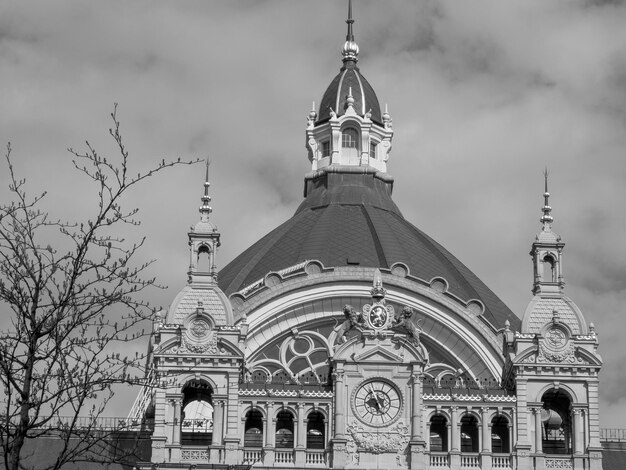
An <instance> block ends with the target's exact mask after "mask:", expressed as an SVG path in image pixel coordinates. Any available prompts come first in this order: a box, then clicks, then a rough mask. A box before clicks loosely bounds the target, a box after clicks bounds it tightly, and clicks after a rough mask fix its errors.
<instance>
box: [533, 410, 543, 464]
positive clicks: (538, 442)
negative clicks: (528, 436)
mask: <svg viewBox="0 0 626 470" xmlns="http://www.w3.org/2000/svg"><path fill="white" fill-rule="evenodd" d="M533 411H534V413H535V453H536V454H541V453H543V441H542V437H543V435H542V430H543V423H542V422H541V408H534V410H533Z"/></svg>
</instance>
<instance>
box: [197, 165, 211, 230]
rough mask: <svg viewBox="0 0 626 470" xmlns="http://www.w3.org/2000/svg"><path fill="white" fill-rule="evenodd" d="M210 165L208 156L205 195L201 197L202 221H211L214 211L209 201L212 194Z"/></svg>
mask: <svg viewBox="0 0 626 470" xmlns="http://www.w3.org/2000/svg"><path fill="white" fill-rule="evenodd" d="M209 165H211V160H209V159H208V158H207V160H206V177H205V179H204V195H203V196H202V197H201V198H200V199H201V200H202V205H201V206H200V209H199V210H200V220H201V221H202V222H208V221H209V215H211V212H213V209H212V208H211V206H209V203H210V202H211V196H209V187H210V186H211V183H209Z"/></svg>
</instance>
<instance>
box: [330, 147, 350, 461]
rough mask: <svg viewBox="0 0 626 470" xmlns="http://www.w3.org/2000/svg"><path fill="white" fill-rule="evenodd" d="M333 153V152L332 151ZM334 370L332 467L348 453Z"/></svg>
mask: <svg viewBox="0 0 626 470" xmlns="http://www.w3.org/2000/svg"><path fill="white" fill-rule="evenodd" d="M333 155H334V152H333ZM336 367H337V368H336V370H335V371H334V372H333V378H334V388H335V403H334V418H335V430H334V436H333V439H332V454H331V455H332V462H331V465H332V466H333V468H344V467H345V466H346V463H347V460H348V455H347V450H346V443H347V442H348V440H347V439H346V417H345V414H344V413H345V411H344V409H345V405H346V403H345V402H346V398H345V383H344V379H345V375H344V371H343V364H342V363H337V365H336Z"/></svg>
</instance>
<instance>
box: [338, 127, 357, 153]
mask: <svg viewBox="0 0 626 470" xmlns="http://www.w3.org/2000/svg"><path fill="white" fill-rule="evenodd" d="M341 147H342V148H344V149H358V148H359V133H358V132H357V130H356V129H354V128H353V127H347V128H345V129H344V130H343V132H342V133H341Z"/></svg>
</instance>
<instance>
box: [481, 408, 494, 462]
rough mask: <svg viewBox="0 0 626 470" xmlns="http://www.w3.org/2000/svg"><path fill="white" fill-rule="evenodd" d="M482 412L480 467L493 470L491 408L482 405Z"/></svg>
mask: <svg viewBox="0 0 626 470" xmlns="http://www.w3.org/2000/svg"><path fill="white" fill-rule="evenodd" d="M480 412H481V423H482V427H481V431H482V432H481V444H482V445H481V447H480V448H481V449H482V451H481V456H480V461H481V465H480V468H481V469H482V470H491V466H492V464H493V460H492V455H491V452H492V450H493V449H492V448H491V422H490V421H489V408H488V407H486V406H485V407H482V408H481V409H480Z"/></svg>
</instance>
